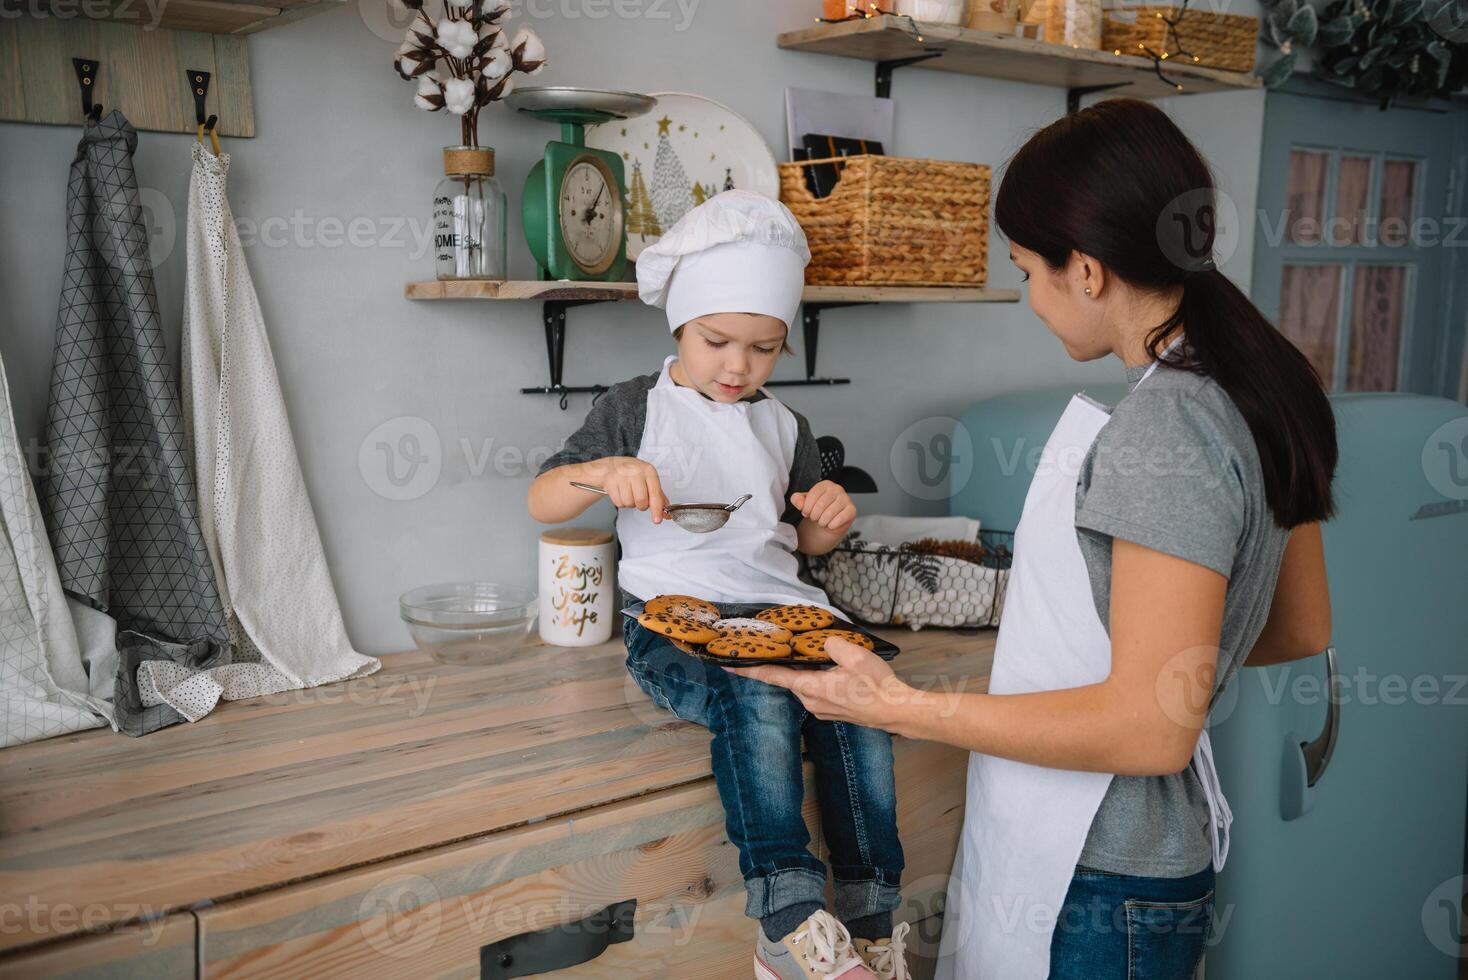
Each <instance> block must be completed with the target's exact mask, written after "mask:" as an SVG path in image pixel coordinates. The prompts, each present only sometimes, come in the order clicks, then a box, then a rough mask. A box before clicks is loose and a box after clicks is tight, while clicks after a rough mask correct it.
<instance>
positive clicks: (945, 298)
mask: <svg viewBox="0 0 1468 980" xmlns="http://www.w3.org/2000/svg"><path fill="white" fill-rule="evenodd" d="M403 294H404V295H405V296H406V297H407V298H408V299H417V300H496V301H501V302H505V301H510V300H535V301H539V302H540V304H541V311H542V318H543V319H544V321H545V349H546V357H547V360H548V361H549V363H550V378H551V383H550V385H548V386H546V387H537V388H522V389H520V391H521V392H522V393H523V394H526V395H556V396H559V398H560V400H561V409H562V410H563V411H564V410H565V409H566V408H567V407H568V404H569V403H568V399H569V397H570V396H571V395H596V396H600V395H601V394H602V393H603V392H605V391H606V390H607V386H606V385H589V386H585V387H576V388H568V387H567V386H566V385H564V384H562V382H561V376H562V369H563V367H564V364H565V357H566V311H567V310H568V309H570V308H571V307H573V306H586V305H587V304H590V303H618V302H625V301H627V300H634V299H637V283H635V282H595V283H593V282H569V281H559V280H558V281H551V282H538V281H534V280H519V281H516V280H511V281H509V282H488V281H484V280H473V279H468V280H453V281H447V282H437V281H435V282H410V283H408V285H407V286H406V287H404V289H403ZM1018 302H1019V290H1017V289H986V288H982V287H965V286H806V287H805V294H804V297H803V303H802V306H801V310H800V318H801V326H802V329H803V331H804V336H805V350H804V353H805V378H804V379H803V380H799V381H770V382H767V387H768V386H778V387H789V386H793V385H843V384H850V380H849V379H847V378H820V377H817V376H816V350H817V347H818V345H819V343H820V334H821V313H822V312H823V311H825V310H828V309H835V308H837V307H842V306H866V305H869V304H872V303H1018Z"/></svg>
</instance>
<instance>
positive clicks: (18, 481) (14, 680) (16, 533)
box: [0, 359, 117, 747]
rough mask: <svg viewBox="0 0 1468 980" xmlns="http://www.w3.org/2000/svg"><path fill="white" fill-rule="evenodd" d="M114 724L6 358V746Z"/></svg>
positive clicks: (0, 368)
mask: <svg viewBox="0 0 1468 980" xmlns="http://www.w3.org/2000/svg"><path fill="white" fill-rule="evenodd" d="M97 615H99V616H101V615H102V614H101V613H97ZM103 618H106V617H105V616H104V617H103ZM106 679H108V680H110V679H111V675H110V674H108V675H107V678H106ZM108 723H111V724H112V727H113V728H114V729H115V728H116V727H117V724H116V722H115V720H114V719H113V712H112V705H110V704H108V703H107V702H106V701H105V700H103V699H102V698H100V697H97V696H96V695H95V693H94V692H93V691H92V679H91V678H90V677H89V675H88V672H87V668H86V665H85V664H84V663H83V661H82V653H81V647H80V645H79V644H78V642H77V635H76V629H75V627H74V626H73V625H72V619H71V609H70V608H69V606H68V602H67V598H66V594H65V593H64V592H63V591H62V589H61V578H60V576H59V575H58V574H57V571H56V561H55V558H54V556H53V555H52V552H51V543H50V541H49V540H48V539H47V537H46V530H45V526H44V525H43V524H42V521H41V510H40V503H39V501H38V500H37V498H36V492H35V488H34V487H33V486H32V485H31V477H30V472H29V470H28V469H27V468H26V461H25V454H24V453H23V452H22V451H21V448H20V440H19V439H18V438H17V436H16V432H15V420H14V417H13V416H12V414H11V408H10V388H9V385H8V382H7V379H6V376H5V364H4V361H3V359H0V747H4V746H8V745H19V744H21V743H22V742H33V741H36V740H37V739H42V738H50V737H52V736H53V735H65V734H68V733H71V732H79V731H83V730H85V729H88V728H97V727H99V726H101V725H105V724H108Z"/></svg>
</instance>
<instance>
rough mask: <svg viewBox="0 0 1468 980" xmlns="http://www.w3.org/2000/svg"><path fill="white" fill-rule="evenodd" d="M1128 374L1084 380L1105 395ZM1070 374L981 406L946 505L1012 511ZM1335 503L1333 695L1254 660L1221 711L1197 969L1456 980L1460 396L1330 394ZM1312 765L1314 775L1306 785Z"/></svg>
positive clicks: (1316, 671)
mask: <svg viewBox="0 0 1468 980" xmlns="http://www.w3.org/2000/svg"><path fill="white" fill-rule="evenodd" d="M1123 392H1124V389H1123V388H1122V387H1121V386H1103V387H1097V388H1093V389H1091V390H1090V391H1089V393H1090V394H1091V395H1093V396H1094V397H1096V398H1098V400H1100V401H1102V402H1105V403H1108V404H1114V403H1115V402H1116V400H1117V399H1118V398H1120V397H1121V395H1122V394H1123ZM1071 394H1072V392H1071V391H1070V390H1065V389H1050V390H1045V391H1034V392H1024V393H1018V394H1015V395H1010V396H1004V397H1000V398H994V399H989V400H987V401H984V402H980V403H978V404H976V405H974V406H973V407H972V408H970V409H969V410H968V411H967V412H966V413H965V414H964V415H963V417H962V419H961V422H962V425H963V429H964V430H965V432H966V435H967V439H966V440H965V439H964V438H962V437H961V436H958V437H956V438H955V439H954V446H955V447H957V446H962V445H965V444H968V445H971V446H972V450H971V452H972V475H970V476H967V477H966V478H964V473H965V472H966V471H967V470H968V469H969V467H967V466H966V465H962V464H961V461H959V460H956V459H955V460H954V463H955V465H954V466H953V469H952V472H953V473H954V474H955V475H956V476H957V477H958V478H960V479H961V480H962V485H957V484H955V485H954V486H953V487H952V488H951V489H952V497H951V503H950V509H951V511H952V512H953V513H961V514H967V515H969V516H972V517H977V518H978V519H979V520H980V521H981V522H983V525H984V526H985V527H988V528H992V529H996V530H1007V529H1012V528H1013V527H1014V525H1015V523H1016V522H1017V521H1018V520H1019V512H1020V508H1021V506H1022V504H1023V500H1024V493H1025V490H1026V489H1027V488H1028V486H1029V480H1030V476H1031V474H1032V472H1033V470H1032V466H1033V462H1032V461H1033V458H1034V456H1033V453H1035V452H1037V451H1038V449H1039V447H1041V446H1043V445H1044V441H1045V438H1046V436H1047V435H1048V433H1049V431H1050V428H1051V427H1052V426H1053V425H1054V424H1055V421H1056V420H1057V419H1058V418H1059V417H1060V414H1061V412H1062V411H1063V410H1064V408H1065V404H1066V401H1067V400H1068V398H1069V397H1070V395H1071ZM1332 403H1333V405H1334V407H1335V411H1336V419H1337V424H1338V428H1339V434H1340V447H1341V467H1340V471H1339V475H1338V479H1337V483H1336V492H1337V501H1338V505H1339V509H1338V514H1337V516H1336V519H1335V520H1334V521H1332V522H1331V523H1330V524H1328V525H1327V526H1326V528H1325V532H1324V537H1325V550H1326V564H1327V571H1328V573H1329V576H1330V585H1331V597H1332V609H1333V618H1334V641H1333V642H1334V649H1335V651H1336V666H1335V675H1336V680H1335V681H1334V682H1333V683H1332V684H1331V685H1330V686H1331V687H1332V688H1333V689H1334V690H1336V691H1337V692H1338V693H1339V697H1338V700H1339V703H1338V704H1337V705H1336V712H1337V713H1336V716H1335V719H1334V721H1335V727H1334V733H1333V735H1332V732H1331V725H1330V715H1329V708H1330V705H1329V703H1328V699H1327V697H1326V693H1325V691H1326V680H1327V662H1326V661H1327V658H1326V657H1325V656H1317V657H1312V658H1310V659H1308V660H1303V661H1300V662H1298V663H1295V664H1290V665H1285V666H1280V667H1272V668H1265V669H1262V670H1258V669H1252V668H1251V669H1245V670H1244V671H1241V672H1240V674H1239V677H1238V678H1237V679H1236V681H1235V683H1234V684H1233V685H1232V689H1231V690H1230V691H1228V692H1226V693H1225V695H1224V696H1223V697H1222V698H1221V699H1220V702H1219V704H1218V705H1217V706H1216V708H1215V716H1216V717H1215V722H1214V725H1213V729H1212V737H1213V745H1214V753H1215V755H1216V757H1217V762H1218V767H1219V770H1220V774H1221V776H1222V780H1223V786H1224V791H1225V793H1226V794H1227V796H1228V799H1229V802H1230V804H1231V805H1232V808H1233V812H1234V824H1233V844H1232V850H1231V852H1230V855H1229V859H1228V865H1227V867H1226V868H1225V869H1224V871H1223V872H1222V874H1221V875H1220V876H1219V881H1218V893H1217V910H1218V911H1217V916H1216V919H1215V934H1216V939H1217V940H1218V941H1217V942H1216V943H1215V944H1214V945H1213V946H1212V947H1211V948H1210V950H1209V953H1208V956H1207V958H1206V961H1205V974H1206V977H1207V980H1273V978H1280V980H1296V978H1304V977H1312V978H1313V977H1330V978H1332V980H1345V978H1363V980H1366V978H1371V980H1375V978H1379V977H1385V976H1391V977H1410V978H1412V980H1451V978H1454V977H1456V976H1457V975H1458V971H1457V967H1458V961H1457V960H1456V959H1455V958H1454V957H1453V955H1451V954H1452V952H1453V950H1454V948H1455V946H1456V945H1458V944H1460V943H1461V940H1462V938H1463V929H1464V926H1463V916H1462V913H1463V905H1464V894H1463V893H1464V891H1465V884H1464V878H1463V875H1464V838H1465V827H1464V818H1465V809H1468V683H1465V680H1464V679H1465V678H1468V506H1465V502H1464V500H1463V499H1462V498H1465V497H1468V409H1465V408H1464V406H1462V405H1459V404H1457V403H1455V402H1451V401H1446V400H1443V399H1434V398H1424V397H1418V396H1413V395H1396V394H1385V395H1340V396H1336V397H1334V398H1333V399H1332ZM1312 781H1313V785H1311V783H1312Z"/></svg>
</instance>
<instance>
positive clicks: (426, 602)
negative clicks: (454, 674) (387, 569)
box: [398, 582, 539, 664]
mask: <svg viewBox="0 0 1468 980" xmlns="http://www.w3.org/2000/svg"><path fill="white" fill-rule="evenodd" d="M398 608H399V610H400V611H401V613H402V616H403V622H404V623H406V624H407V626H408V633H409V634H410V635H411V636H412V637H413V642H414V643H417V644H418V648H419V649H420V650H422V651H423V652H424V653H426V654H428V655H429V656H431V657H433V659H435V660H437V661H439V662H440V663H445V664H494V663H500V662H502V661H504V660H508V659H509V658H510V657H511V656H512V655H514V654H516V653H517V652H518V651H521V650H524V649H525V648H527V647H530V646H533V645H535V642H536V641H535V639H532V633H533V632H534V630H535V618H536V614H537V612H538V611H539V600H538V598H537V596H536V594H535V593H534V592H533V591H531V590H530V589H525V588H520V587H519V586H514V585H498V584H496V583H494V582H449V583H446V584H444V585H428V586H424V587H423V588H421V589H414V590H413V591H411V592H405V593H403V596H402V598H401V599H399V600H398Z"/></svg>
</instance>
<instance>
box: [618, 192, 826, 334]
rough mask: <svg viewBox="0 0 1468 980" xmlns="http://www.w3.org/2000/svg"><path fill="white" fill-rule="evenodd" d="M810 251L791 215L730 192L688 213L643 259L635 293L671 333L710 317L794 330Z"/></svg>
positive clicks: (769, 201)
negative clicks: (767, 319) (758, 318)
mask: <svg viewBox="0 0 1468 980" xmlns="http://www.w3.org/2000/svg"><path fill="white" fill-rule="evenodd" d="M809 263H810V245H809V244H808V243H807V242H806V238H805V231H804V229H802V228H801V227H800V222H799V221H797V220H796V218H795V215H794V214H792V213H791V212H790V209H789V208H787V207H786V206H785V205H783V204H781V203H780V202H779V201H776V200H775V199H773V198H770V197H766V196H765V195H763V194H757V193H755V192H754V191H742V190H732V191H724V192H723V193H722V194H717V195H715V196H714V197H711V198H709V199H708V200H707V201H705V202H704V203H702V204H700V205H699V206H698V207H696V208H694V209H693V210H692V211H689V212H688V213H687V214H685V215H684V216H683V217H681V218H679V219H678V222H677V223H676V224H674V225H673V227H672V228H670V229H668V231H667V233H666V234H664V235H663V237H662V238H659V239H658V240H657V241H656V242H654V243H653V244H652V245H650V246H648V247H647V248H645V249H643V250H642V254H641V255H639V256H638V257H637V292H638V295H639V296H641V297H642V301H643V302H644V303H647V304H648V305H649V306H655V307H657V308H659V309H664V310H666V311H667V314H668V328H669V329H670V330H677V329H678V328H679V327H681V326H683V325H684V324H685V323H687V322H689V321H690V320H694V319H697V318H698V317H701V316H707V315H709V314H711V313H762V314H764V315H766V316H772V317H775V318H776V319H778V320H781V321H783V322H784V323H785V326H786V327H787V328H788V327H790V326H791V325H792V324H794V322H795V315H796V313H797V312H798V311H799V310H800V302H801V297H802V296H803V295H804V293H805V267H806V266H807V265H808V264H809Z"/></svg>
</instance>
